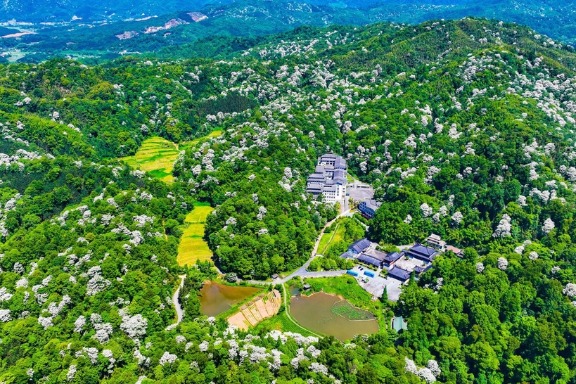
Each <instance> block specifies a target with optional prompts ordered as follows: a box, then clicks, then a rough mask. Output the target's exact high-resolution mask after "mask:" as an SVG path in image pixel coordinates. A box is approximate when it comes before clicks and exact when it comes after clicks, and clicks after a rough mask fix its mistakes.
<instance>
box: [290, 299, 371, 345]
mask: <svg viewBox="0 0 576 384" xmlns="http://www.w3.org/2000/svg"><path fill="white" fill-rule="evenodd" d="M290 314H291V315H292V317H294V319H296V321H298V323H300V325H302V326H303V327H305V328H308V329H310V330H312V331H314V332H318V333H321V334H324V335H330V336H334V337H335V338H337V339H339V340H342V341H345V340H349V339H351V338H353V337H354V336H356V335H363V334H368V335H369V334H372V333H376V332H378V320H376V318H375V317H374V315H372V314H371V313H370V312H368V311H364V310H362V309H359V308H356V307H354V306H353V305H351V304H350V303H349V302H348V301H346V300H344V299H342V298H341V297H338V296H335V295H329V294H327V293H323V292H319V293H315V294H313V295H310V296H293V297H292V298H291V299H290Z"/></svg>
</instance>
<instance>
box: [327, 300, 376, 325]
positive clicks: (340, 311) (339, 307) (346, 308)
mask: <svg viewBox="0 0 576 384" xmlns="http://www.w3.org/2000/svg"><path fill="white" fill-rule="evenodd" d="M332 313H334V314H336V315H338V316H342V317H344V318H346V319H348V320H370V319H373V318H374V316H373V315H372V314H371V313H370V312H367V311H364V310H362V309H359V308H356V307H355V306H353V305H352V304H350V303H349V302H348V301H344V300H343V301H340V302H338V303H336V304H334V305H333V306H332Z"/></svg>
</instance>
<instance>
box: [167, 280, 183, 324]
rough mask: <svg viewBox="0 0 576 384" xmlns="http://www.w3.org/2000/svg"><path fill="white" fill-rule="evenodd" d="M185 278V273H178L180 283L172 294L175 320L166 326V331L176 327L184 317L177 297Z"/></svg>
mask: <svg viewBox="0 0 576 384" xmlns="http://www.w3.org/2000/svg"><path fill="white" fill-rule="evenodd" d="M185 279H186V275H180V285H179V286H178V289H176V292H174V295H172V305H174V309H175V310H176V322H175V323H174V324H171V325H169V326H168V327H166V330H167V331H170V330H172V329H174V328H176V327H177V326H178V324H180V323H181V322H182V319H183V318H184V310H183V309H182V306H181V305H180V301H179V300H178V298H179V296H180V290H181V289H182V287H184V280H185Z"/></svg>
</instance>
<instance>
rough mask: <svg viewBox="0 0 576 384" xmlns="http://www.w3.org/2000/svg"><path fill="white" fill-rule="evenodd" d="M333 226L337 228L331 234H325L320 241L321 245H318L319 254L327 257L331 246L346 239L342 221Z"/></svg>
mask: <svg viewBox="0 0 576 384" xmlns="http://www.w3.org/2000/svg"><path fill="white" fill-rule="evenodd" d="M333 225H335V226H336V229H334V230H333V231H332V232H330V233H324V234H323V235H322V238H321V239H320V244H319V245H318V253H319V254H321V255H325V254H326V252H328V249H329V247H330V245H331V244H335V243H337V242H339V241H342V240H343V239H344V231H345V230H346V229H345V228H344V226H343V225H340V221H337V222H336V223H334V224H333Z"/></svg>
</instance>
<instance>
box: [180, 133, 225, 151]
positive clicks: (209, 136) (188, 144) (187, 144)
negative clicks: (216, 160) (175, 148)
mask: <svg viewBox="0 0 576 384" xmlns="http://www.w3.org/2000/svg"><path fill="white" fill-rule="evenodd" d="M221 135H222V131H213V132H210V133H209V134H207V135H206V136H202V137H200V138H198V139H194V140H192V141H185V142H183V143H180V146H179V149H180V150H182V151H185V150H187V149H190V148H193V147H195V146H196V145H197V144H199V143H202V142H204V141H206V140H208V139H212V138H214V137H218V136H221Z"/></svg>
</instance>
